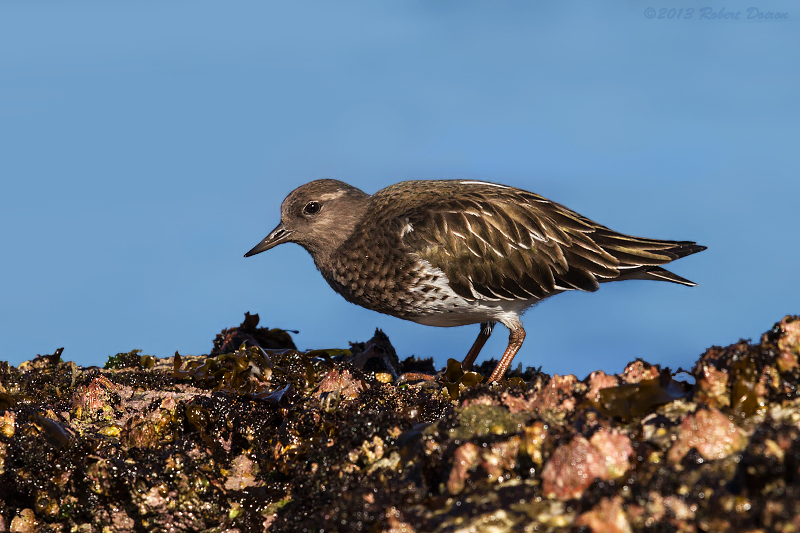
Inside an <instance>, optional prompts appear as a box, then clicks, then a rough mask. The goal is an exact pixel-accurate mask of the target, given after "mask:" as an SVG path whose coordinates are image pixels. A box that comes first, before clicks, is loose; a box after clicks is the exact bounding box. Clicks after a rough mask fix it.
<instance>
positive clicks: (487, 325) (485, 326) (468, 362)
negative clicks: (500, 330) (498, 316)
mask: <svg viewBox="0 0 800 533" xmlns="http://www.w3.org/2000/svg"><path fill="white" fill-rule="evenodd" d="M496 323H497V322H481V332H480V333H478V338H477V339H475V343H474V344H473V345H472V348H470V349H469V352H467V356H466V357H465V358H464V361H462V362H461V370H463V371H464V372H466V371H468V370H472V363H474V362H475V359H477V357H478V354H479V353H481V348H483V345H484V344H486V341H487V340H488V339H489V336H490V335H491V334H492V329H494V325H495V324H496ZM512 357H513V356H512Z"/></svg>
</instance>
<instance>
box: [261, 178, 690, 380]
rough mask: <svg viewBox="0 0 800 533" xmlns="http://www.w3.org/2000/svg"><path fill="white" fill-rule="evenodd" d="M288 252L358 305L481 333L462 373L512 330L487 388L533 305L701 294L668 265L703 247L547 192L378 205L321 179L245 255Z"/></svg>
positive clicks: (422, 197) (409, 189)
mask: <svg viewBox="0 0 800 533" xmlns="http://www.w3.org/2000/svg"><path fill="white" fill-rule="evenodd" d="M284 242H294V243H297V244H299V245H301V246H302V247H303V248H305V249H306V250H307V251H308V252H309V253H310V254H311V257H312V258H313V259H314V263H315V264H316V266H317V268H318V269H319V271H320V272H321V273H322V276H323V277H324V278H325V280H326V281H327V282H328V283H329V284H330V286H331V287H332V288H333V289H334V290H335V291H336V292H338V293H339V294H341V295H342V296H343V297H344V298H345V299H346V300H348V301H349V302H352V303H354V304H357V305H360V306H362V307H366V308H367V309H372V310H374V311H378V312H380V313H385V314H388V315H392V316H396V317H399V318H403V319H406V320H411V321H413V322H417V323H420V324H426V325H429V326H444V327H449V326H462V325H466V324H480V333H479V334H478V338H477V339H476V340H475V342H474V344H473V345H472V347H471V348H470V350H469V352H468V353H467V355H466V357H465V358H464V361H463V363H462V367H463V368H464V370H468V369H470V368H471V367H472V364H473V363H474V361H475V359H476V358H477V356H478V354H479V353H480V351H481V348H483V345H484V344H485V343H486V340H487V339H488V338H489V336H490V335H491V333H492V329H493V328H494V326H495V324H496V323H497V322H500V323H501V324H503V325H504V326H506V327H507V328H508V330H509V332H510V333H509V339H508V346H507V348H506V349H505V352H504V353H503V355H502V357H501V358H500V362H499V363H498V364H497V367H496V368H495V369H494V371H493V372H492V374H491V376H490V377H489V381H497V380H499V379H500V378H501V377H502V376H503V375H504V374H505V372H506V370H507V369H508V367H509V365H510V364H511V361H512V359H514V356H515V355H516V353H517V352H518V351H519V349H520V347H521V346H522V342H523V341H524V339H525V330H524V329H523V327H522V322H521V321H520V316H521V315H522V314H523V313H524V312H525V311H526V310H527V309H528V308H529V307H531V306H532V305H535V304H537V303H538V302H541V301H542V300H544V299H546V298H549V297H551V296H553V295H556V294H559V293H561V292H564V291H573V290H580V291H596V290H597V289H598V288H599V287H600V284H601V283H605V282H608V281H621V280H629V279H642V280H656V281H670V282H673V283H678V284H681V285H688V286H694V285H695V284H694V283H692V282H691V281H689V280H687V279H684V278H682V277H680V276H678V275H676V274H673V273H672V272H670V271H668V270H665V269H664V268H662V267H661V266H660V265H664V264H666V263H669V262H671V261H674V260H675V259H678V258H680V257H684V256H687V255H690V254H694V253H697V252H700V251H702V250H705V249H706V247H705V246H700V245H697V244H696V243H694V242H689V241H667V240H657V239H646V238H641V237H632V236H629V235H623V234H621V233H617V232H615V231H612V230H610V229H608V228H607V227H605V226H601V225H600V224H597V223H596V222H593V221H591V220H589V219H588V218H586V217H584V216H581V215H579V214H578V213H576V212H574V211H572V210H570V209H568V208H566V207H564V206H563V205H560V204H557V203H555V202H552V201H550V200H548V199H546V198H544V197H542V196H539V195H538V194H534V193H531V192H528V191H525V190H522V189H517V188H514V187H509V186H506V185H500V184H496V183H489V182H482V181H473V180H443V181H406V182H402V183H397V184H395V185H391V186H389V187H386V188H385V189H382V190H380V191H378V192H376V193H375V194H373V195H372V196H370V195H368V194H366V193H364V192H363V191H361V190H359V189H357V188H355V187H352V186H350V185H348V184H346V183H344V182H341V181H338V180H332V179H323V180H317V181H312V182H310V183H307V184H305V185H302V186H300V187H298V188H297V189H295V190H294V191H292V192H291V193H290V194H289V195H288V196H287V197H286V199H285V200H284V201H283V203H282V205H281V221H280V223H279V224H278V226H277V227H276V228H275V229H274V230H272V231H271V232H270V234H269V235H267V237H266V238H265V239H264V240H262V241H261V242H260V243H259V244H258V245H256V246H255V247H254V248H253V249H252V250H250V251H249V252H247V253H246V254H245V257H249V256H252V255H255V254H258V253H261V252H263V251H265V250H269V249H270V248H273V247H274V246H277V245H279V244H281V243H284Z"/></svg>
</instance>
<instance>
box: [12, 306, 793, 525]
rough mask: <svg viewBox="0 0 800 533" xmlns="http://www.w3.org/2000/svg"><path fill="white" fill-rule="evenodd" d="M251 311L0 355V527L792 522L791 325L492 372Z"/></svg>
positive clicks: (382, 339)
mask: <svg viewBox="0 0 800 533" xmlns="http://www.w3.org/2000/svg"><path fill="white" fill-rule="evenodd" d="M254 317H255V315H248V316H247V317H246V319H245V322H244V323H243V324H242V325H241V326H239V327H238V328H230V329H226V330H224V331H223V333H221V334H220V335H219V336H218V337H217V342H215V346H216V347H217V350H216V351H215V352H214V353H213V355H210V356H180V355H178V354H176V355H175V356H174V357H170V358H165V359H161V358H157V357H154V356H147V355H142V354H141V352H139V351H138V350H133V351H129V352H124V353H119V354H116V355H114V356H112V357H110V358H109V362H108V363H107V365H106V367H105V368H103V369H99V368H96V367H89V368H81V367H78V366H77V365H75V364H74V363H70V362H65V361H63V360H62V356H63V352H62V350H61V349H59V350H57V351H56V352H54V353H53V354H51V355H45V356H37V357H36V358H35V359H33V360H31V361H27V362H25V363H22V364H21V365H19V366H18V367H13V366H11V365H9V364H7V363H2V362H0V531H31V532H39V531H42V532H44V531H54V532H55V531H59V532H68V531H80V532H93V531H96V532H103V531H123V532H124V531H132V532H133V531H136V532H140V531H153V532H155V531H220V532H221V531H231V532H232V531H239V532H250V531H280V532H282V531H286V532H293V531H304V530H306V531H319V530H324V531H343V532H345V531H386V532H390V531H391V532H400V531H404V532H413V531H417V532H434V531H435V532H456V531H498V532H504V531H509V532H510V531H593V532H597V533H599V532H611V531H613V532H627V531H693V532H698V531H722V532H726V531H730V532H734V531H753V530H762V531H780V532H791V531H800V518H798V517H800V390H798V386H799V385H800V364H799V361H798V359H799V358H800V318H798V317H786V318H784V319H783V320H781V321H780V322H779V323H777V324H776V325H775V326H774V327H773V328H772V329H771V330H770V331H768V332H767V333H765V334H764V335H763V336H762V338H761V339H760V342H758V343H751V342H747V341H740V342H738V343H735V344H733V345H731V346H728V347H712V348H710V349H708V350H707V351H706V352H705V353H704V354H702V355H701V356H700V358H699V359H698V361H697V363H696V364H695V366H694V368H692V369H691V370H689V371H683V372H677V373H676V372H672V371H670V370H669V369H666V368H661V367H659V366H658V365H652V364H649V363H647V362H645V361H643V360H637V361H633V362H632V363H630V364H629V365H628V366H627V367H626V368H625V370H624V371H623V372H622V373H620V374H618V375H608V374H605V373H603V372H601V371H597V372H593V373H592V374H590V375H589V376H588V377H586V378H585V379H578V377H576V376H571V375H567V376H558V375H555V376H548V375H547V374H544V373H542V372H541V371H540V370H534V369H527V370H525V371H522V369H518V370H517V371H516V373H515V374H512V377H511V378H509V379H507V380H504V381H502V382H500V383H495V384H487V383H485V382H484V381H483V380H482V379H481V373H482V371H483V370H484V369H483V368H482V367H479V368H477V369H476V371H474V372H464V371H463V370H462V369H461V367H460V365H459V364H458V363H457V362H455V361H450V362H448V364H447V367H446V368H445V369H444V370H442V371H441V372H439V373H438V374H436V373H435V372H433V371H432V370H433V369H432V368H430V365H429V362H426V361H424V360H419V359H416V358H408V359H406V360H403V361H401V360H399V359H398V358H397V356H396V354H395V353H394V349H393V348H392V347H391V344H390V343H389V341H388V338H387V337H386V335H384V334H383V333H381V332H376V335H375V337H373V338H372V339H370V340H369V341H367V342H363V343H354V344H352V345H351V346H350V347H349V348H341V349H331V350H313V351H298V350H297V349H296V347H295V345H294V343H293V342H291V337H290V335H289V333H288V332H284V331H280V330H274V329H269V328H258V327H257V324H258V321H257V318H254ZM259 339H261V341H263V342H264V344H266V345H264V344H261V343H260V342H259ZM287 339H288V342H287ZM220 348H222V349H220ZM489 364H490V366H491V363H489ZM426 373H427V376H426ZM410 376H414V377H410ZM687 376H688V377H687ZM689 377H691V378H693V379H689ZM692 381H693V382H692Z"/></svg>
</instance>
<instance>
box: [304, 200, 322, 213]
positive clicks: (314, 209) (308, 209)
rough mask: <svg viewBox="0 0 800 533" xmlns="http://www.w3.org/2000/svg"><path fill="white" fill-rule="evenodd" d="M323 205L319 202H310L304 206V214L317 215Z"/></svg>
mask: <svg viewBox="0 0 800 533" xmlns="http://www.w3.org/2000/svg"><path fill="white" fill-rule="evenodd" d="M321 207H322V205H320V203H319V202H308V203H307V204H306V206H305V207H304V208H303V214H304V215H316V214H317V213H319V210H320V208H321Z"/></svg>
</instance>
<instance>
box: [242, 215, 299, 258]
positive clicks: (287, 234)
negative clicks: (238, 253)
mask: <svg viewBox="0 0 800 533" xmlns="http://www.w3.org/2000/svg"><path fill="white" fill-rule="evenodd" d="M291 236H292V232H291V231H288V230H287V229H286V228H285V227H284V226H283V222H281V223H280V224H278V227H277V228H275V229H274V230H272V231H271V232H270V234H269V235H267V236H266V238H265V239H264V240H263V241H261V242H260V243H258V244H257V245H255V247H253V249H252V250H250V251H249V252H247V253H246V254H244V256H245V257H250V256H251V255H256V254H260V253H261V252H266V251H267V250H269V249H270V248H273V247H275V246H278V245H279V244H281V243H284V242H286V241H288V240H289V239H290V238H291Z"/></svg>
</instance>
